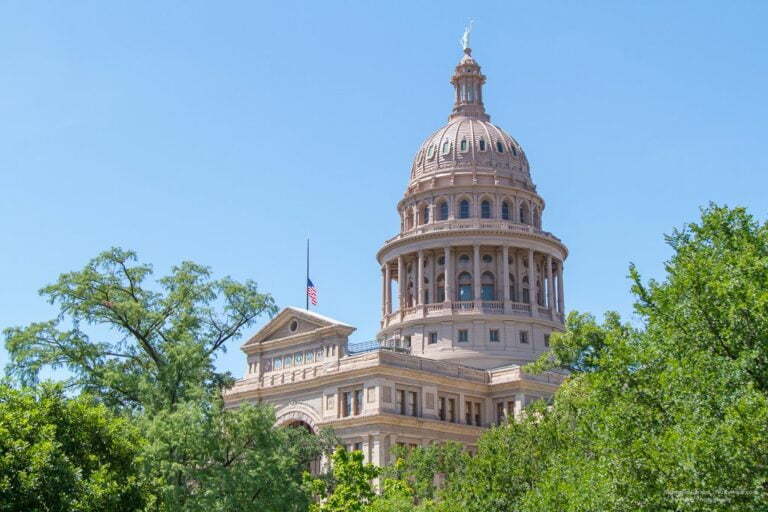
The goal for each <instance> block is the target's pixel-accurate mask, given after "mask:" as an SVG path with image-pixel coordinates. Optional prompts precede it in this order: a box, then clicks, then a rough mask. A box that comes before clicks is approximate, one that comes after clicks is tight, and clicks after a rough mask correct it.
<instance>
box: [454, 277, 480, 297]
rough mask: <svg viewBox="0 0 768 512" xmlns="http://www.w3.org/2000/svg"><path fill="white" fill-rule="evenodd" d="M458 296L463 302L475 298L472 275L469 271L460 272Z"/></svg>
mask: <svg viewBox="0 0 768 512" xmlns="http://www.w3.org/2000/svg"><path fill="white" fill-rule="evenodd" d="M456 298H457V300H459V301H462V302H466V301H470V300H475V297H474V294H473V293H472V275H471V274H470V273H469V272H462V273H461V274H459V289H458V294H457V296H456Z"/></svg>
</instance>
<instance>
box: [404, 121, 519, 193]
mask: <svg viewBox="0 0 768 512" xmlns="http://www.w3.org/2000/svg"><path fill="white" fill-rule="evenodd" d="M451 117H453V119H452V120H451V121H449V122H448V124H446V125H445V126H443V127H442V128H440V129H439V130H437V131H436V132H434V133H433V134H432V135H430V136H429V137H427V140H425V141H424V143H423V144H422V145H421V148H420V149H419V151H418V152H417V153H416V158H414V160H413V168H412V170H411V180H416V179H419V178H422V177H425V176H427V175H430V174H432V173H437V172H442V171H448V170H470V171H491V172H496V173H499V174H506V175H509V176H514V177H517V178H518V179H522V180H525V181H530V179H531V178H530V172H529V169H528V160H527V159H526V157H525V153H524V152H523V149H522V148H521V147H520V144H518V143H517V141H516V140H515V139H513V138H512V137H510V136H509V135H508V134H507V133H506V132H505V131H504V130H502V129H501V128H499V127H498V126H496V125H495V124H493V123H491V122H490V121H486V120H483V119H477V118H473V117H466V116H451Z"/></svg>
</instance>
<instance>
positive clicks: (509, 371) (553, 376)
mask: <svg viewBox="0 0 768 512" xmlns="http://www.w3.org/2000/svg"><path fill="white" fill-rule="evenodd" d="M488 375H489V377H490V383H491V384H501V383H504V382H512V381H519V380H527V381H534V382H540V383H542V384H553V385H556V386H559V385H560V384H562V383H563V381H564V380H565V378H566V377H567V375H566V374H565V373H561V372H555V371H548V372H543V373H540V374H531V373H526V372H525V371H523V369H522V368H520V367H519V366H517V365H515V366H505V367H502V368H493V369H490V370H488Z"/></svg>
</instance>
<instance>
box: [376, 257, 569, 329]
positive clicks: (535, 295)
mask: <svg viewBox="0 0 768 512" xmlns="http://www.w3.org/2000/svg"><path fill="white" fill-rule="evenodd" d="M510 256H512V258H510ZM510 259H511V261H510ZM414 265H415V269H414V268H413V266H414ZM414 270H415V271H414ZM467 274H469V275H471V285H470V284H468V283H467V282H465V281H463V280H462V278H466V277H468V275H467ZM484 276H487V277H488V280H489V282H490V284H491V285H492V288H486V289H484V288H483V287H484V286H486V287H488V284H486V283H484V282H483V280H484ZM441 277H442V279H441ZM491 278H492V281H491ZM395 279H396V280H397V284H398V297H392V281H393V280H395ZM470 286H471V287H470ZM462 287H463V288H462ZM491 290H492V292H491ZM499 291H501V293H499ZM489 295H492V296H489ZM393 299H396V303H397V308H396V310H401V311H402V310H405V309H409V308H414V307H420V306H424V305H428V304H438V303H445V304H450V303H454V302H459V303H462V302H468V301H471V302H474V303H483V302H492V301H493V302H504V303H508V302H511V303H523V304H530V305H531V306H534V305H539V306H540V307H544V308H546V309H549V310H551V311H553V312H557V313H561V314H562V313H563V311H564V309H565V303H564V302H565V301H564V296H563V262H562V261H561V260H560V259H558V258H556V257H554V256H552V255H551V254H548V253H544V252H538V251H534V250H533V249H531V248H522V247H516V246H510V245H480V244H474V245H468V246H467V245H458V246H447V247H444V248H439V249H427V250H419V251H416V252H413V253H408V254H402V255H399V256H397V257H396V258H394V259H392V260H390V261H387V262H385V263H384V265H382V314H383V316H385V317H386V316H387V315H390V314H392V313H393V312H394V310H393V302H394V301H393Z"/></svg>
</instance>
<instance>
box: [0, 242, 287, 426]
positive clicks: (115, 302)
mask: <svg viewBox="0 0 768 512" xmlns="http://www.w3.org/2000/svg"><path fill="white" fill-rule="evenodd" d="M151 276H152V267H151V266H150V265H146V264H140V263H137V257H136V254H135V253H134V252H132V251H125V250H122V249H117V248H113V249H111V250H109V251H106V252H103V253H101V254H100V255H99V256H97V257H96V258H94V259H93V260H91V261H90V262H89V263H88V264H87V265H86V266H85V268H83V269H82V270H80V271H76V272H69V273H66V274H63V275H61V276H60V277H59V279H58V281H57V282H56V283H54V284H51V285H49V286H46V287H45V288H43V289H42V290H40V293H41V295H43V296H44V297H46V298H47V299H48V301H49V302H50V303H52V304H55V305H57V306H58V307H59V311H60V314H59V316H58V317H57V318H56V319H55V320H50V321H47V322H40V323H34V324H32V325H30V326H28V327H24V328H19V327H16V328H10V329H6V331H5V337H6V347H7V349H8V352H9V354H10V356H11V364H10V365H9V368H8V371H9V373H10V374H11V375H12V376H15V377H18V378H19V379H20V380H21V382H23V383H25V384H34V383H35V382H37V377H38V374H39V371H40V369H41V368H42V367H44V366H49V367H52V368H66V369H67V370H69V371H70V372H71V374H72V379H71V382H70V385H72V386H77V387H78V388H80V389H81V390H83V391H87V392H90V393H93V394H94V395H95V396H99V397H101V399H103V400H104V401H105V402H106V403H107V404H109V405H111V406H113V407H117V408H120V409H140V410H144V411H154V410H161V409H165V408H169V407H170V408H172V407H173V406H174V405H175V404H177V403H178V402H180V401H183V400H186V399H198V398H200V397H205V396H207V394H208V393H210V392H218V390H219V389H220V388H221V387H222V386H227V385H229V384H231V382H232V378H231V376H230V375H228V374H225V373H220V372H217V371H216V370H215V368H214V366H213V362H214V359H215V357H216V355H217V353H218V352H220V351H223V350H225V349H226V343H227V341H229V340H232V339H235V338H237V337H239V336H240V335H241V334H242V330H243V329H244V328H247V327H250V326H252V325H253V324H254V322H256V320H257V319H258V318H259V317H260V316H262V315H264V314H269V315H272V314H274V313H275V312H276V307H275V304H274V300H273V299H272V297H271V296H270V295H269V294H262V293H259V291H258V289H257V286H256V283H254V282H253V281H246V282H244V283H238V282H237V281H234V280H232V279H230V278H223V279H218V280H214V279H212V278H211V272H210V270H209V269H208V268H207V267H204V266H201V265H198V264H196V263H192V262H183V263H181V264H180V265H178V266H176V267H173V269H172V270H171V273H170V275H168V276H165V277H162V278H160V279H159V280H157V282H156V283H155V284H154V286H153V285H152V283H148V282H147V281H148V280H149V279H150V277H151ZM86 326H90V327H100V329H93V331H94V332H93V333H91V334H89V333H88V332H86V328H85V327H86Z"/></svg>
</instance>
